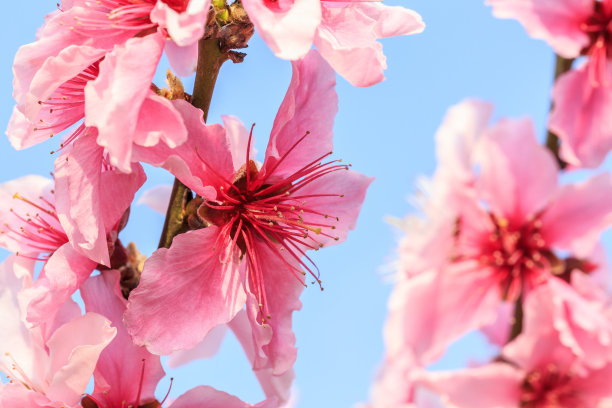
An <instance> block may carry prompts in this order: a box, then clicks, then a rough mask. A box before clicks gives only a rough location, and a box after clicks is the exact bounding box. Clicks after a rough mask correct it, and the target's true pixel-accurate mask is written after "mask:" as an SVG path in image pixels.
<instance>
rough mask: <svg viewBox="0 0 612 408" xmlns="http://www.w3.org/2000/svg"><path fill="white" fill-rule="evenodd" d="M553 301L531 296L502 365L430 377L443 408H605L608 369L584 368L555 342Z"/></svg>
mask: <svg viewBox="0 0 612 408" xmlns="http://www.w3.org/2000/svg"><path fill="white" fill-rule="evenodd" d="M554 300H555V296H554V294H553V296H552V297H551V293H549V291H548V290H547V289H546V286H541V287H540V288H538V289H536V290H534V292H533V293H532V295H531V296H530V297H529V298H528V300H527V302H526V304H525V316H526V320H525V325H524V331H523V333H522V334H521V335H520V336H519V337H517V338H516V340H514V341H513V342H511V343H509V344H508V345H507V346H506V347H505V348H504V349H503V350H502V358H503V360H502V361H504V362H496V363H491V364H488V365H485V366H483V367H479V368H475V369H468V370H463V371H459V372H454V373H435V374H430V382H429V385H430V386H432V388H433V389H434V390H435V391H437V392H440V393H441V394H442V395H443V398H444V399H445V400H446V402H448V405H447V406H449V407H470V408H479V407H482V408H485V407H486V408H488V407H500V408H505V407H508V408H511V407H516V406H521V407H528V408H531V407H533V408H536V407H592V408H595V407H603V406H605V405H603V404H602V402H603V401H604V400H606V399H608V398H610V397H611V396H612V393H611V392H610V387H609V381H610V378H611V377H610V376H611V375H612V363H611V362H610V361H609V360H607V361H600V362H599V368H595V369H594V368H590V367H589V366H590V364H589V363H588V362H587V361H585V359H584V356H577V355H576V354H574V353H573V352H572V350H571V349H570V348H567V347H566V346H565V345H564V344H563V343H562V341H560V340H561V337H562V334H561V333H559V331H558V330H557V324H558V322H555V321H554V320H553V319H556V317H553V316H556V315H557V313H556V312H555V311H554V308H555V307H554V306H553V302H552V301H554ZM578 302H579V301H578ZM580 307H581V306H580V305H579V304H578V303H577V301H576V300H573V301H570V304H569V305H568V309H569V310H572V309H573V308H580ZM602 346H603V344H602ZM475 390H478V391H477V392H474V391H475Z"/></svg>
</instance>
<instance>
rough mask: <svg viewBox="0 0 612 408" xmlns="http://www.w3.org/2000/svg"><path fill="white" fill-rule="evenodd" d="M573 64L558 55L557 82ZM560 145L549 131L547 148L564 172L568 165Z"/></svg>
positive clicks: (556, 65) (557, 139)
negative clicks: (561, 155)
mask: <svg viewBox="0 0 612 408" xmlns="http://www.w3.org/2000/svg"><path fill="white" fill-rule="evenodd" d="M573 63H574V60H573V59H567V58H563V57H560V56H558V55H557V59H556V63H555V81H556V80H557V79H559V77H560V76H561V75H563V74H565V73H566V72H567V71H569V70H570V69H572V64H573ZM551 108H552V104H551ZM560 145H561V143H560V141H559V138H558V137H557V135H555V134H554V133H552V132H551V131H550V130H549V131H548V134H547V135H546V147H547V148H548V150H550V151H551V152H552V154H554V155H555V158H556V159H557V163H558V164H559V167H560V168H561V170H563V169H564V168H565V167H566V166H567V163H565V162H564V161H563V160H562V159H561V157H559V147H560Z"/></svg>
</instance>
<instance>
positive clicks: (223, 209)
mask: <svg viewBox="0 0 612 408" xmlns="http://www.w3.org/2000/svg"><path fill="white" fill-rule="evenodd" d="M252 131H253V129H252V128H251V135H250V136H249V143H248V146H249V149H247V150H250V144H251V136H252ZM308 135H309V133H306V134H305V135H304V136H303V137H302V138H300V139H299V140H298V141H297V142H296V143H295V144H294V145H293V147H292V148H291V149H289V151H287V153H285V155H284V156H283V157H281V158H280V159H279V161H278V162H277V163H276V166H275V167H274V168H273V169H272V171H267V172H266V175H265V176H263V177H262V175H261V173H260V172H259V171H258V169H257V166H256V164H255V162H254V161H252V160H250V158H249V153H248V152H247V159H246V162H245V164H244V165H243V166H242V167H241V168H240V169H239V170H238V172H237V173H236V175H235V177H234V180H233V182H229V181H228V180H224V179H223V178H222V177H221V176H220V175H218V174H216V176H217V177H219V178H220V181H221V182H222V183H221V186H220V187H219V190H218V192H219V196H220V197H219V200H220V202H211V201H207V200H203V203H202V205H201V206H200V208H199V209H198V215H199V217H200V218H201V219H202V220H204V222H205V223H206V224H208V225H211V224H212V225H216V226H218V227H219V228H220V232H219V236H218V238H217V242H216V243H215V248H217V247H218V246H224V245H225V244H226V243H228V242H229V243H230V244H229V245H230V253H231V250H233V249H234V248H238V249H239V250H240V253H241V257H243V258H246V261H247V264H248V269H249V279H250V280H251V282H250V283H251V286H252V287H253V288H255V294H256V296H257V298H258V301H259V305H260V309H261V312H262V316H267V318H269V315H268V314H267V312H266V311H265V309H266V306H265V305H266V294H265V290H264V280H263V276H264V273H265V271H263V270H262V267H261V261H260V256H261V254H260V253H259V254H258V253H257V249H256V247H257V246H258V245H265V246H266V247H267V248H269V249H270V250H271V251H272V252H273V253H274V254H276V255H277V256H278V257H279V259H281V260H282V261H283V262H284V263H285V265H286V266H287V268H288V269H289V270H290V271H291V273H292V274H293V275H294V276H295V277H296V278H297V279H298V280H299V281H300V282H301V283H302V284H303V285H304V286H306V278H305V277H306V275H307V274H310V275H311V276H312V277H313V278H314V279H315V280H314V281H313V282H312V283H315V282H316V283H317V284H319V286H320V285H321V281H320V279H319V272H318V268H317V267H316V265H315V264H314V262H313V261H312V260H311V259H310V258H309V257H308V256H307V255H306V252H305V251H306V250H308V249H314V250H318V249H319V248H321V247H323V246H324V244H323V242H322V240H321V238H320V237H325V238H329V239H333V240H339V237H336V236H333V235H331V230H334V229H335V228H336V223H337V222H339V221H340V219H339V218H338V217H336V216H333V215H330V214H325V213H323V212H321V211H320V209H319V208H317V207H316V206H315V205H311V204H310V203H313V204H315V203H316V202H317V201H318V200H320V199H322V198H323V199H328V198H334V197H335V198H341V197H343V196H344V195H342V194H334V193H332V192H327V191H325V192H316V193H313V192H312V191H308V192H302V189H304V188H305V187H306V186H308V185H310V184H311V183H313V182H315V181H317V180H319V179H320V178H321V177H324V176H325V175H327V174H330V173H333V172H336V171H340V170H348V168H349V166H347V165H343V164H342V165H341V164H338V163H339V162H340V160H332V161H328V162H323V160H324V159H326V158H327V157H328V156H329V155H331V152H329V153H326V154H325V155H323V156H321V157H319V158H317V159H316V160H314V161H312V162H311V163H309V164H307V165H306V166H304V167H303V168H301V169H300V170H297V171H295V172H294V173H293V174H291V175H288V176H286V177H284V178H282V179H280V180H279V179H278V178H277V177H271V176H273V175H274V172H275V170H276V169H277V168H278V165H279V164H280V163H281V162H282V161H284V160H285V159H286V158H287V156H289V155H290V153H291V151H292V150H293V149H294V148H295V147H296V146H297V145H298V144H299V143H300V142H302V141H303V140H304V139H305V138H306V137H307V136H308ZM201 159H202V158H201ZM202 161H204V159H202ZM205 164H206V163H205ZM207 167H208V168H209V169H210V166H208V165H207ZM271 179H275V181H271ZM285 256H288V257H289V258H293V259H294V260H295V261H296V262H297V264H298V265H299V267H296V266H294V264H291V263H290V262H288V261H287V259H286V258H285ZM302 258H305V259H306V261H304V260H302ZM321 289H323V288H321ZM265 321H266V317H262V322H263V323H265Z"/></svg>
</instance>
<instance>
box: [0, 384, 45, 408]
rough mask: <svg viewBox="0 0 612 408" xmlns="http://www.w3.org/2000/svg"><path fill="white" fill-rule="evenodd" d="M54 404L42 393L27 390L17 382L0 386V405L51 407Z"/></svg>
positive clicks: (7, 407) (31, 407)
mask: <svg viewBox="0 0 612 408" xmlns="http://www.w3.org/2000/svg"><path fill="white" fill-rule="evenodd" d="M54 406H55V405H54V404H53V402H52V401H50V400H49V398H47V397H46V396H45V395H44V394H42V393H40V392H36V391H32V390H28V389H27V388H25V387H24V386H22V385H21V384H19V383H11V384H7V385H5V386H2V387H0V407H3V408H5V407H6V408H10V407H28V408H37V407H40V408H51V407H54Z"/></svg>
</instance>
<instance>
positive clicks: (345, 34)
mask: <svg viewBox="0 0 612 408" xmlns="http://www.w3.org/2000/svg"><path fill="white" fill-rule="evenodd" d="M423 28H424V26H423V23H422V21H421V18H420V16H419V15H418V14H416V13H415V12H413V11H411V10H407V9H404V8H402V7H397V6H395V7H392V6H386V5H384V4H382V3H380V2H369V1H365V2H363V1H348V2H336V1H332V0H329V1H328V0H296V1H267V0H248V1H247V0H243V1H242V2H234V3H231V4H227V3H226V2H224V1H216V0H213V1H212V2H211V1H206V0H139V1H135V0H97V1H94V0H70V1H68V0H65V1H63V2H62V4H61V5H59V7H58V9H57V10H56V11H54V12H52V13H50V14H49V15H48V16H47V17H46V19H45V22H44V24H43V26H42V27H41V28H40V29H39V30H38V32H37V36H36V40H35V41H34V42H33V43H31V44H27V45H24V46H23V47H21V48H20V49H19V51H18V53H17V55H16V57H15V62H14V75H15V79H14V93H13V96H14V98H15V100H16V102H17V104H16V106H15V108H14V111H13V115H12V117H11V120H10V123H9V125H8V129H7V135H8V138H9V140H10V142H11V144H12V145H13V147H15V148H16V149H24V148H27V147H30V146H33V145H35V144H39V143H43V142H45V141H46V140H47V139H49V138H54V137H55V136H56V135H57V136H58V137H62V142H61V143H60V144H59V147H57V148H56V151H55V152H54V155H55V163H54V168H53V170H52V172H51V174H52V179H49V178H45V177H41V176H36V175H31V176H25V177H22V178H19V179H17V180H13V181H10V182H7V183H4V184H2V185H0V220H1V221H2V227H1V229H0V245H2V246H3V247H4V248H6V249H8V250H9V251H11V252H13V254H12V255H11V256H9V258H7V259H6V260H5V261H4V262H3V263H2V265H1V266H0V282H1V285H0V310H2V313H3V316H4V317H3V321H2V323H1V326H2V329H3V330H2V336H1V338H0V352H2V354H1V355H0V371H1V372H2V373H3V374H4V375H5V376H6V377H7V378H8V379H9V380H10V381H9V382H8V383H7V384H3V385H2V386H1V387H0V407H7V408H10V407H82V408H96V407H97V408H104V407H107V408H116V407H140V408H155V407H161V406H162V404H165V402H166V399H165V398H164V399H163V400H161V401H159V400H160V399H161V398H157V397H156V395H155V391H156V388H157V385H158V383H159V382H160V380H161V379H162V378H163V377H164V375H165V372H164V369H163V368H162V364H161V361H160V355H168V354H171V353H173V354H172V355H173V357H174V358H175V359H176V360H181V361H186V360H189V359H192V358H195V356H197V355H199V353H200V351H201V349H207V348H209V347H210V343H214V342H215V341H216V337H218V332H217V331H218V330H222V331H223V330H225V328H229V329H230V330H231V331H232V332H233V333H234V334H235V336H236V337H237V338H238V340H239V341H240V343H241V345H242V347H243V348H244V351H245V356H246V358H247V359H248V360H249V362H250V363H251V365H252V367H253V370H254V372H255V375H256V376H257V378H258V380H259V382H260V384H261V387H262V389H263V391H264V393H265V395H266V399H265V400H264V401H261V402H259V403H258V404H257V405H251V404H249V403H246V402H243V401H241V400H240V399H238V398H237V397H235V396H232V395H230V394H227V393H225V392H222V391H218V390H216V389H214V388H212V387H209V386H207V385H201V386H198V387H196V388H194V389H192V390H190V391H188V392H186V393H185V394H183V395H182V396H180V397H178V398H177V399H176V400H174V401H172V402H171V403H170V401H168V404H167V406H169V407H172V408H187V407H196V406H197V407H210V408H213V407H228V408H233V407H235V408H242V407H251V406H256V407H262V408H263V407H265V408H272V407H278V406H282V405H284V404H285V403H286V401H287V400H288V397H289V390H290V386H291V383H292V381H293V377H294V373H293V364H294V362H295V360H296V356H297V349H296V347H295V336H294V334H293V330H292V314H293V311H295V310H298V309H300V308H301V302H300V300H299V297H300V294H301V292H302V291H303V289H304V287H306V286H308V283H309V282H310V281H311V280H314V281H313V283H314V284H315V286H317V285H320V284H321V280H320V276H319V271H318V269H317V267H316V265H315V264H314V262H313V260H312V258H311V256H310V255H309V252H308V251H309V250H315V251H316V250H319V249H321V248H324V247H327V246H331V245H334V244H336V243H339V242H342V241H344V240H345V239H346V237H347V234H348V231H349V230H351V229H353V228H354V227H355V225H356V220H357V217H358V215H359V212H360V209H361V205H362V203H363V201H364V199H365V195H366V190H367V188H368V186H369V184H370V183H371V181H372V179H371V178H369V177H366V176H364V175H362V174H360V173H357V172H355V171H353V170H351V169H350V168H349V165H345V164H343V163H341V161H340V160H337V159H332V158H330V156H331V155H332V149H333V142H332V136H333V123H334V117H335V115H336V112H337V105H338V98H337V95H336V91H335V83H336V77H335V73H336V72H337V73H338V74H340V75H341V76H343V77H344V78H346V80H348V81H349V82H350V83H351V84H353V85H356V86H370V85H373V84H376V83H378V82H380V81H382V80H383V79H384V76H383V73H382V72H383V70H384V68H385V67H386V62H385V57H384V55H383V53H382V47H381V45H380V44H379V43H378V42H377V39H379V38H383V37H389V36H397V35H406V34H416V33H419V32H421V31H422V30H423ZM254 29H255V30H256V31H257V32H258V33H259V35H261V36H262V38H263V39H264V40H265V41H266V43H267V44H268V45H269V47H270V48H271V50H272V51H273V52H274V53H275V55H277V56H278V57H280V58H284V59H289V60H291V64H292V69H293V71H292V79H291V83H290V84H289V86H288V89H287V92H286V95H285V97H284V99H283V102H282V104H281V106H280V107H279V109H278V113H277V114H276V117H275V120H274V125H273V128H272V131H271V134H270V137H269V141H268V147H267V149H266V151H265V156H264V159H263V162H258V161H257V160H256V158H255V151H254V149H253V143H254V142H253V138H254V135H253V133H254V131H253V127H251V130H250V131H249V130H248V129H247V128H245V126H244V125H243V124H242V122H241V121H240V120H239V119H238V118H236V117H233V116H224V117H223V124H208V123H206V122H205V118H206V116H207V112H206V108H204V106H207V103H204V104H201V103H197V101H198V98H200V99H201V98H203V95H201V93H205V92H204V91H202V89H197V84H198V83H199V82H200V83H201V82H202V80H203V81H204V82H208V83H210V82H212V83H213V84H214V81H215V80H216V75H217V73H218V68H219V67H220V64H222V63H223V61H225V60H227V59H230V60H232V61H233V62H240V61H241V60H242V59H243V58H244V54H243V53H241V52H238V51H236V49H240V48H244V47H246V43H247V42H248V39H249V37H250V35H252V34H253V30H254ZM203 44H204V45H205V44H212V48H211V47H208V48H207V47H205V46H203ZM313 45H314V46H315V47H316V49H317V50H318V51H317V50H315V49H312V47H313ZM163 53H165V55H166V56H167V58H168V60H169V62H170V65H171V67H172V68H173V69H174V71H175V72H176V73H177V74H178V75H181V76H186V75H190V74H192V73H193V72H196V89H194V92H193V95H189V94H187V93H185V92H184V89H182V85H181V84H180V81H179V80H177V79H176V77H174V76H172V75H169V80H170V81H169V82H170V89H160V88H159V87H157V86H156V85H155V84H153V78H154V75H155V73H156V71H157V69H158V66H159V63H160V59H161V57H162V54H163ZM206 53H209V54H206ZM206 60H213V64H212V66H202V64H203V63H204V62H202V61H206ZM214 69H216V70H217V72H214V75H213V76H212V77H207V78H206V77H203V75H204V76H205V75H207V74H209V73H210V71H211V70H213V71H214ZM209 75H210V74H209ZM208 93H209V94H211V93H212V89H210V90H209V92H208ZM209 102H210V101H208V103H209ZM194 105H195V106H194ZM55 146H57V144H55ZM141 163H148V164H150V165H153V166H156V167H161V168H164V169H166V170H167V171H169V172H170V173H172V174H173V175H174V176H175V177H176V178H177V183H179V184H181V185H183V186H186V189H187V190H186V193H185V194H184V197H179V200H180V199H182V202H181V203H180V204H181V206H182V207H181V208H179V210H180V214H181V220H180V222H181V230H180V231H179V232H180V233H177V234H175V236H173V237H172V238H174V239H171V244H169V245H168V247H167V248H160V249H158V250H157V251H155V252H154V253H153V254H152V255H151V256H150V257H148V258H147V259H146V260H145V257H143V256H142V255H141V254H140V253H139V252H138V250H137V249H136V247H135V245H134V244H132V243H130V244H129V245H125V246H124V245H123V243H122V242H121V240H120V239H119V234H120V232H121V230H122V229H123V228H124V227H125V226H126V224H127V223H128V221H129V214H130V205H131V204H132V201H133V200H134V197H135V194H136V193H137V191H138V190H139V189H140V188H141V186H142V185H143V183H144V182H145V180H146V174H145V171H144V169H143V167H142V165H141ZM166 200H167V197H166ZM166 202H167V201H166ZM166 202H163V203H160V202H159V201H158V202H156V203H155V204H156V205H157V206H161V207H164V206H165V203H166ZM172 205H173V203H172V202H171V203H170V209H169V211H168V214H169V215H168V217H170V214H171V211H170V210H172ZM167 221H168V220H167ZM74 299H77V300H78V302H75V300H74ZM81 309H84V313H83V311H82V310H81ZM92 376H93V390H89V389H88V388H87V387H88V384H89V383H90V381H91V379H92Z"/></svg>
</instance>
